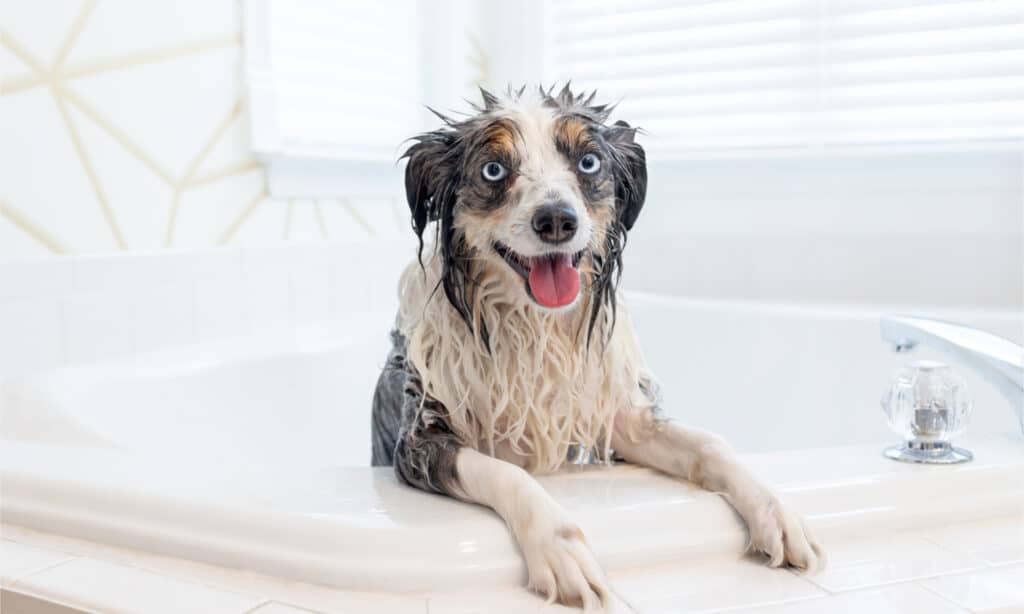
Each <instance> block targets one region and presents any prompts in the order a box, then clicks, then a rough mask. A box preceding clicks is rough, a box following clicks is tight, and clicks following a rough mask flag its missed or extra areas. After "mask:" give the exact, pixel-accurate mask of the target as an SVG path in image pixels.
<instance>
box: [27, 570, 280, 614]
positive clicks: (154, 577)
mask: <svg viewBox="0 0 1024 614" xmlns="http://www.w3.org/2000/svg"><path fill="white" fill-rule="evenodd" d="M15 586H17V587H18V589H19V590H25V591H27V592H31V593H32V594H35V595H37V596H41V597H48V598H52V599H55V600H57V601H60V602H62V603H66V604H68V605H72V606H75V607H81V608H86V609H93V610H99V611H103V612H112V611H114V612H147V614H149V613H151V614H163V613H166V614H181V613H182V612H190V613H194V614H202V613H206V612H209V613H210V614H226V613H235V612H237V613H241V612H245V611H247V610H249V609H252V608H254V607H256V606H258V605H260V604H262V603H264V602H265V601H266V600H265V599H263V598H261V597H257V596H254V595H246V594H242V593H235V592H229V591H224V590H218V589H214V588H211V587H208V586H203V585H201V584H193V583H189V582H181V581H178V580H173V579H171V578H167V577H164V576H160V575H158V574H155V573H151V572H149V571H144V570H141V569H135V568H132V567H126V566H123V565H115V564H112V563H106V562H103V561H96V560H91V559H76V560H74V561H71V562H68V563H64V564H63V565H59V566H57V567H54V568H51V569H49V570H46V571H43V572H40V573H37V574H33V575H31V576H28V577H24V578H22V579H21V580H19V581H18V582H17V583H16V584H15Z"/></svg>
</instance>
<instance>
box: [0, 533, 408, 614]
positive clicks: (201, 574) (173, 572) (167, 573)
mask: <svg viewBox="0 0 1024 614" xmlns="http://www.w3.org/2000/svg"><path fill="white" fill-rule="evenodd" d="M5 531H6V532H7V534H9V535H10V536H11V537H12V538H14V539H18V540H19V541H20V542H24V543H31V544H35V545H40V546H42V547H46V548H50V549H60V550H62V551H66V552H69V553H71V554H73V555H76V556H83V557H88V558H90V559H94V560H95V559H99V560H103V561H108V562H110V563H116V564H119V565H124V566H128V567H131V568H137V569H144V570H146V571H147V572H149V573H153V574H155V575H157V576H160V577H165V578H169V579H174V580H176V581H182V582H186V583H188V584H200V585H204V586H211V587H216V588H218V589H220V590H224V591H228V592H231V593H241V594H248V595H260V596H262V597H264V598H265V599H264V600H263V601H261V602H260V605H261V606H262V605H263V604H264V603H265V602H268V601H271V602H277V603H280V604H282V605H285V604H287V605H290V606H292V607H298V608H306V609H309V610H312V611H314V612H330V613H332V614H364V613H367V612H388V613H390V612H396V613H402V614H405V613H407V612H408V613H409V614H424V613H425V612H426V607H427V605H426V603H427V602H426V596H424V595H388V594H379V593H367V592H358V591H343V590H339V589H333V588H328V587H325V586H320V585H317V584H308V583H305V582H297V581H294V580H285V579H281V578H275V577H271V576H266V575H263V574H258V573H251V572H245V571H239V570H237V569H229V568H225V567H218V566H215V565H208V564H204V563H196V562H194V561H187V560H183V559H177V558H173V557H166V556H160V555H156V554H148V553H144V552H139V551H136V550H125V549H123V548H118V547H115V546H109V545H106V544H99V543H95V542H89V541H84V540H80V539H74V538H69V537H63V536H58V535H52V534H47V533H40V532H38V531H33V530H31V529H25V528H22V527H5Z"/></svg>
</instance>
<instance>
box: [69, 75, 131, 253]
mask: <svg viewBox="0 0 1024 614" xmlns="http://www.w3.org/2000/svg"><path fill="white" fill-rule="evenodd" d="M51 89H52V91H51V94H52V95H53V101H54V102H55V103H56V105H57V110H58V111H59V112H60V116H61V119H63V120H64V127H65V128H66V129H67V132H68V136H70V137H71V143H72V145H73V146H74V148H75V152H76V153H78V159H79V161H80V162H81V164H82V168H83V169H84V170H85V174H86V176H87V177H88V178H89V183H90V184H92V189H93V192H94V193H95V196H96V200H98V201H99V204H100V209H101V210H102V211H103V218H104V219H105V220H106V222H107V226H108V228H109V230H110V232H111V234H113V235H114V241H115V242H116V243H117V246H118V248H120V249H122V250H123V249H125V248H127V244H126V243H125V240H124V235H123V234H121V227H120V225H118V223H117V217H116V216H115V215H114V210H113V208H112V207H111V206H110V201H109V200H108V199H107V194H106V192H104V190H103V184H102V183H100V178H99V175H97V174H96V168H95V166H93V162H92V159H91V158H90V157H89V152H88V151H86V149H85V143H83V142H82V136H81V135H80V134H79V133H78V127H77V126H75V123H74V122H73V121H72V119H71V114H70V113H69V112H68V107H67V103H66V102H65V101H64V97H63V96H62V95H61V94H60V91H61V90H60V89H59V88H58V87H53V88H51Z"/></svg>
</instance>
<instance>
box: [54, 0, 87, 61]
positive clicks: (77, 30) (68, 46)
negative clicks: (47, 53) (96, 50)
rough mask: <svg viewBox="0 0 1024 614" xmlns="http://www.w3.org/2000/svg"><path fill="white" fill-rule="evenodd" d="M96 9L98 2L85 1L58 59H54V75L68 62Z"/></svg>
mask: <svg viewBox="0 0 1024 614" xmlns="http://www.w3.org/2000/svg"><path fill="white" fill-rule="evenodd" d="M95 8H96V0H85V2H84V3H83V4H82V8H80V9H79V10H78V15H77V16H76V17H75V21H74V23H72V24H71V29H70V30H68V33H67V35H66V36H65V37H64V42H63V43H62V44H61V47H60V49H59V50H58V51H57V55H56V57H54V59H53V64H52V66H53V67H52V69H51V70H52V71H53V72H54V74H57V73H58V72H59V71H60V69H61V67H62V66H64V61H65V60H67V57H68V54H69V53H71V50H72V49H73V48H74V46H75V42H76V41H77V40H78V36H79V34H81V33H82V29H83V28H85V23H86V21H88V19H89V15H91V14H92V11H93V9H95Z"/></svg>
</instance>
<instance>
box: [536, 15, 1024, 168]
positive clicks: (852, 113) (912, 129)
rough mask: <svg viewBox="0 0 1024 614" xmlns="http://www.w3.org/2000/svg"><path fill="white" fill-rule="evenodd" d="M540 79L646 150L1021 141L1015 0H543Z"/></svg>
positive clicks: (1023, 99)
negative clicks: (598, 105)
mask: <svg viewBox="0 0 1024 614" xmlns="http://www.w3.org/2000/svg"><path fill="white" fill-rule="evenodd" d="M545 28H546V31H545V40H546V42H545V74H546V78H547V79H548V80H549V81H554V80H559V81H564V80H566V79H572V81H573V83H574V84H575V85H576V86H582V87H586V88H588V89H590V88H597V89H598V90H599V91H600V93H601V94H602V98H605V99H607V98H612V99H616V98H618V99H621V100H622V102H623V106H622V108H623V109H625V114H626V115H627V116H628V117H626V119H628V120H630V121H631V122H634V121H635V123H637V124H639V125H640V126H642V127H643V128H645V129H646V130H647V131H648V133H649V139H648V140H649V143H650V144H651V146H652V147H655V148H662V149H669V150H678V151H683V152H685V151H694V150H710V151H715V150H735V149H740V150H757V149H767V150H779V149H796V150H807V149H811V150H816V149H821V148H830V147H836V148H847V147H854V148H856V147H860V146H869V147H870V146H883V147H885V146H891V145H914V146H917V145H926V146H927V145H939V146H943V147H947V146H956V145H964V144H971V145H974V146H977V144H978V143H986V144H992V143H995V144H1009V145H1011V146H1016V145H1019V144H1020V143H1021V142H1024V141H1022V139H1024V0H967V1H960V2H953V1H941V0H931V1H928V0H716V1H701V0H691V1H675V0H671V1H670V0H548V3H547V5H546V23H545Z"/></svg>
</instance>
